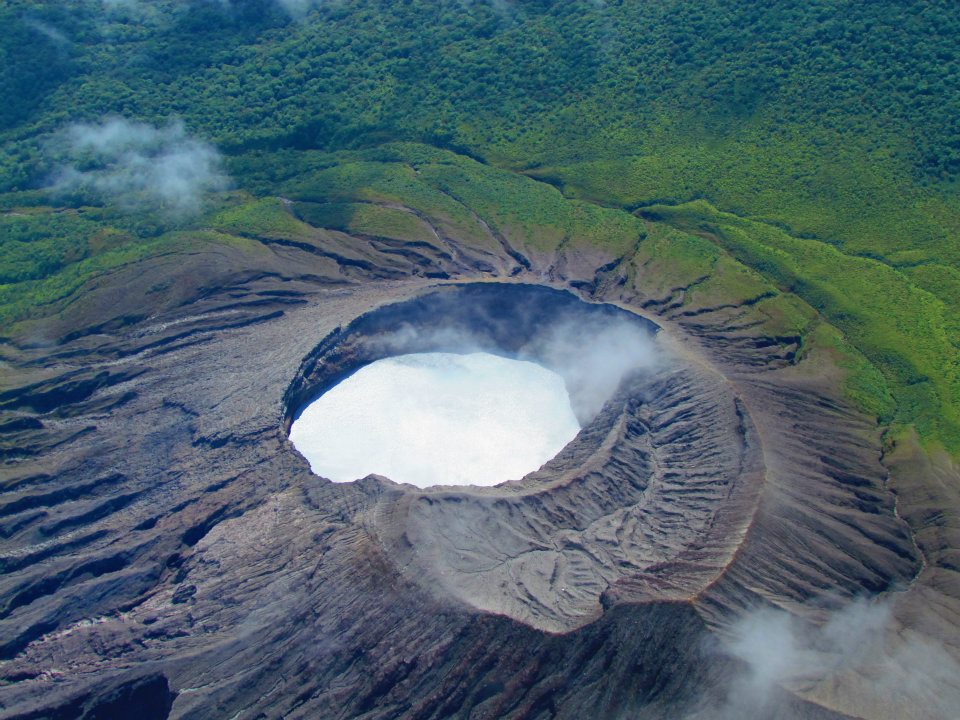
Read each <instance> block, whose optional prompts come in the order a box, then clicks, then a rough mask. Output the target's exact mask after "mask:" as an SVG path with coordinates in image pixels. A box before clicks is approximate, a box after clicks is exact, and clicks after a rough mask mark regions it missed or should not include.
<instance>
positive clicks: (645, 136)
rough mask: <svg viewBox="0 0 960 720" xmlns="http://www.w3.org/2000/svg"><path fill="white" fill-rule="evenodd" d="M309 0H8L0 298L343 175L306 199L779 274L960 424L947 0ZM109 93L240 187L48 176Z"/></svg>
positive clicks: (864, 372) (123, 112) (371, 224)
mask: <svg viewBox="0 0 960 720" xmlns="http://www.w3.org/2000/svg"><path fill="white" fill-rule="evenodd" d="M304 6H305V7H307V6H309V8H310V9H309V12H306V13H305V14H303V15H297V16H295V17H291V15H290V14H289V13H288V12H287V11H286V10H285V8H284V6H283V5H281V4H279V3H277V2H275V0H232V2H230V3H224V2H212V1H211V0H184V1H182V2H181V1H178V0H160V1H159V2H153V3H146V2H140V3H137V2H131V1H129V0H128V1H127V2H117V1H116V0H114V2H110V3H106V2H103V1H102V0H78V1H77V2H72V3H62V2H52V1H51V0H6V1H4V2H0V91H2V92H3V97H4V98H5V103H4V104H3V105H2V106H0V143H2V149H0V192H2V193H4V194H3V195H0V212H4V211H6V212H7V213H8V214H6V215H4V216H0V220H2V225H0V283H3V285H0V303H4V304H3V308H4V309H3V310H0V317H2V318H4V319H5V320H6V321H8V322H10V321H12V320H14V319H17V318H23V317H26V316H28V315H29V313H30V312H31V308H32V307H36V303H39V302H49V301H51V300H52V299H55V298H57V297H62V296H63V295H64V294H65V293H68V292H72V291H73V290H75V289H76V287H78V286H79V282H80V279H82V277H83V276H84V273H89V272H95V271H97V269H98V268H101V267H105V266H106V265H109V263H112V262H123V261H128V260H129V259H130V258H133V257H137V256H139V254H140V253H143V252H147V249H148V248H159V247H162V246H164V243H166V242H178V243H179V242H184V239H183V238H184V235H183V232H181V231H184V230H189V229H190V228H191V227H197V228H200V227H204V228H207V227H210V226H211V225H214V226H217V227H218V228H219V229H223V230H229V228H230V227H234V226H235V225H236V223H239V222H241V220H242V221H243V222H259V223H261V225H263V224H264V223H266V224H267V225H269V224H270V223H277V224H280V225H283V224H284V223H286V222H287V220H284V219H282V218H281V217H280V215H278V214H276V213H273V212H272V211H271V210H270V208H273V205H271V204H270V203H269V202H268V201H266V200H256V199H255V198H266V197H271V196H276V195H278V194H281V192H282V193H285V194H286V196H296V197H297V198H298V199H301V200H303V201H305V202H307V203H309V202H314V203H316V202H318V201H322V202H324V203H329V202H330V201H333V202H334V203H335V204H332V205H331V204H316V205H314V206H312V207H311V206H309V205H304V206H303V208H304V209H303V210H302V212H303V213H309V214H310V217H304V219H307V220H308V221H309V222H311V223H313V224H320V225H323V226H325V227H331V228H336V229H350V230H353V231H355V232H360V233H364V234H385V235H389V234H390V233H394V235H396V236H399V237H403V238H409V237H415V236H416V235H417V234H418V233H420V232H422V228H420V227H418V226H417V224H416V222H414V221H413V220H411V218H410V216H409V215H406V214H402V213H399V214H396V213H395V214H391V213H389V212H387V211H384V210H380V209H375V208H374V207H372V206H370V205H369V204H366V203H364V202H363V201H364V200H367V199H369V198H371V197H390V198H399V199H401V200H402V201H403V202H404V203H405V204H407V205H409V206H410V207H416V208H418V209H420V210H422V211H423V212H424V213H426V214H429V215H431V216H432V217H442V218H443V219H444V221H445V222H447V223H449V224H450V226H451V227H452V228H454V229H456V231H458V232H464V233H467V232H477V229H476V227H475V226H474V225H473V224H472V223H474V222H475V220H473V219H472V217H473V215H476V216H479V217H482V218H483V219H484V220H485V221H486V222H488V223H490V224H494V225H497V226H498V227H502V228H504V229H505V230H508V231H510V232H513V233H517V234H520V235H522V236H523V238H524V242H529V243H532V244H534V245H539V246H541V247H548V246H551V245H552V244H553V245H555V244H556V243H559V242H566V241H575V242H585V243H602V244H605V245H607V246H608V247H610V248H611V249H618V250H620V251H623V252H626V251H628V250H629V249H630V248H632V247H633V243H634V242H635V239H636V237H637V235H638V233H641V234H645V235H646V237H647V239H646V240H645V241H644V243H645V245H644V244H641V250H640V252H641V253H647V254H648V255H650V257H649V258H648V260H649V261H651V262H653V261H654V260H655V258H654V255H656V256H657V257H660V258H664V257H669V258H671V262H670V264H669V266H667V265H666V264H664V263H661V265H664V268H665V270H664V271H665V272H673V273H682V272H683V268H685V267H688V266H691V267H692V266H697V267H701V266H705V267H708V268H709V270H710V272H711V273H713V274H714V275H716V276H717V277H718V278H727V279H726V280H724V281H723V282H720V280H717V281H716V288H717V289H716V292H720V291H721V290H722V291H723V292H727V293H732V292H736V291H738V290H741V291H745V290H744V288H745V287H747V286H748V285H749V286H750V287H751V288H752V287H753V285H751V283H766V286H768V287H769V288H772V289H773V290H774V291H775V292H776V291H782V292H785V293H792V294H793V295H795V296H796V297H797V298H799V299H801V300H802V301H803V302H804V303H805V305H806V306H809V307H812V308H814V309H815V310H816V311H817V312H818V313H819V314H820V316H822V317H823V318H824V319H826V320H827V321H829V322H830V323H832V325H833V326H835V327H836V328H837V329H838V330H839V331H840V332H841V333H842V336H841V335H832V334H831V333H832V332H833V331H832V330H828V329H825V328H827V326H826V325H822V326H820V325H816V323H811V322H810V321H809V318H808V319H807V320H804V321H803V323H806V324H804V325H803V327H804V332H805V333H807V334H809V336H810V338H811V339H813V338H814V337H816V338H819V340H820V341H821V342H822V343H825V344H827V345H831V346H832V347H834V348H840V350H838V352H840V353H841V354H842V355H843V357H845V358H846V360H845V361H844V362H846V363H847V364H848V365H849V366H850V367H851V368H854V369H855V370H856V372H853V374H852V377H853V378H854V381H852V384H851V385H850V387H849V390H850V393H851V396H852V397H855V398H856V399H857V400H858V402H860V403H861V404H862V405H863V406H864V407H866V408H868V409H870V410H871V411H873V412H875V413H876V414H877V415H878V416H881V417H882V418H883V419H884V420H885V421H895V422H898V423H902V424H912V425H915V426H916V427H917V428H918V429H919V431H920V432H921V434H922V436H923V437H924V438H926V439H927V440H928V441H929V442H932V443H937V442H939V443H943V444H945V445H946V446H948V447H949V448H950V449H951V450H953V451H955V452H960V360H958V353H960V350H958V348H960V319H958V318H960V193H958V190H960V13H957V12H956V6H955V4H954V3H952V2H949V0H931V1H930V2H925V3H916V2H906V1H902V2H901V1H896V0H882V1H880V2H873V3H857V2H852V1H850V0H805V1H803V2H801V1H800V0H782V1H780V2H776V3H756V2H750V1H747V0H738V1H729V0H728V1H725V2H720V1H719V0H704V1H703V2H690V1H689V0H683V1H682V0H663V1H659V2H651V1H650V0H634V1H627V0H623V1H621V2H614V1H610V2H602V1H601V0H579V1H578V0H564V1H563V2H550V1H549V0H516V1H515V2H507V1H506V0H498V1H496V2H488V1H486V0H472V1H467V0H402V1H387V0H380V1H377V0H339V1H338V2H322V3H321V2H318V3H312V4H311V3H306V4H304ZM108 115H119V116H123V117H126V118H129V119H131V120H137V121H144V122H149V123H153V124H155V125H158V126H159V125H163V124H165V123H167V122H168V121H169V119H170V118H172V117H179V118H182V119H183V121H184V123H185V125H186V127H187V128H189V130H190V131H191V132H192V133H196V134H197V135H199V136H201V137H203V138H206V139H207V140H209V141H210V142H212V143H214V144H215V145H216V146H217V147H218V148H219V150H220V151H221V152H223V153H224V154H225V155H226V166H227V170H228V171H229V174H230V176H231V177H232V178H233V181H234V182H235V183H236V185H237V186H238V187H237V190H238V192H234V193H232V194H229V195H223V196H222V197H221V198H220V199H219V201H218V202H219V203H220V206H219V207H216V208H209V209H208V212H207V214H206V215H204V216H202V217H195V218H191V219H182V218H178V219H174V218H172V217H170V216H165V215H164V214H163V213H160V212H153V211H152V212H150V213H146V214H141V215H139V216H137V217H131V216H130V214H129V213H124V212H122V210H120V209H114V208H111V207H109V204H106V206H104V203H103V201H102V200H103V199H102V198H84V197H80V196H76V197H73V196H71V197H65V196H56V195H51V194H50V193H46V192H43V191H42V188H43V186H44V185H47V184H49V183H50V178H51V174H52V172H53V171H54V170H55V163H56V160H55V158H54V154H53V153H51V151H50V147H51V145H50V138H51V137H53V136H54V135H55V133H57V132H58V131H59V130H60V129H61V128H62V127H64V126H65V125H67V124H69V123H76V122H91V121H92V122H95V121H99V120H101V119H102V118H103V117H105V116H108ZM398 141H402V142H398ZM437 148H444V149H446V150H449V151H453V152H446V153H444V152H440V151H439V150H437ZM465 156H468V157H472V158H474V159H477V160H480V161H481V162H474V161H473V160H469V159H468V157H465ZM412 167H416V168H417V169H418V170H419V174H416V175H415V174H413V171H412V170H411V168H412ZM265 202H266V203H267V204H266V205H264V204H263V203H265ZM91 205H93V206H94V207H91ZM224 206H229V208H230V209H224ZM667 228H670V232H667ZM261 229H262V228H261ZM286 231H289V232H293V231H294V230H293V229H291V228H289V227H287V228H286ZM671 233H675V234H671ZM654 249H655V250H656V252H655V253H654ZM651 253H653V254H651ZM730 263H732V264H734V265H736V266H737V267H740V268H742V269H745V268H750V269H751V272H752V274H750V275H749V277H750V278H751V279H750V280H749V281H748V280H747V279H746V277H747V276H746V275H743V274H742V273H741V274H737V273H734V272H732V271H731V270H729V267H732V265H730ZM722 268H727V269H726V270H722V271H721V269H722ZM724 273H726V274H724ZM71 278H72V279H71ZM730 278H735V280H731V279H730ZM751 291H752V290H751ZM783 297H788V296H787V295H784V296H783ZM791 302H792V301H791ZM784 308H786V306H784V307H783V308H780V310H778V311H777V312H779V313H781V315H782V314H783V313H787V314H788V315H789V314H790V313H788V312H787V311H786V310H785V309H784ZM781 311H782V312H781ZM801 316H802V317H806V316H805V315H804V314H803V313H800V315H798V316H797V318H800V317H801ZM791 317H792V316H791ZM791 322H793V320H792V321H791ZM796 322H800V320H796ZM803 323H801V324H803ZM828 336H829V337H828ZM841 346H842V347H841Z"/></svg>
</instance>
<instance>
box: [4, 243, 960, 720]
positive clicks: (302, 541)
mask: <svg viewBox="0 0 960 720" xmlns="http://www.w3.org/2000/svg"><path fill="white" fill-rule="evenodd" d="M436 240H437V242H436V243H406V244H404V243H400V242H398V241H391V242H389V243H388V242H386V241H376V240H375V239H370V238H351V237H349V236H346V235H343V234H340V233H337V234H333V233H326V234H318V235H317V239H316V241H315V242H312V243H307V242H298V243H291V242H279V241H276V240H271V239H268V238H263V239H262V242H261V243H260V244H259V246H258V250H257V251H256V252H251V251H249V250H245V249H241V248H239V247H238V248H235V249H231V248H230V247H228V246H223V247H216V248H215V249H214V247H213V246H210V247H209V248H207V249H203V248H198V249H197V251H196V252H194V253H190V254H178V255H173V256H161V257H158V258H153V259H151V260H148V261H145V262H142V263H139V264H137V265H134V266H128V267H125V268H121V269H118V270H116V271H114V272H112V273H110V274H108V275H105V276H102V277H100V278H98V279H97V280H96V281H95V282H93V283H92V284H91V285H90V286H89V287H87V288H85V289H84V292H83V293H81V294H80V295H79V296H78V297H77V299H76V300H75V301H73V302H71V303H69V304H68V305H66V306H65V307H63V308H62V309H61V310H60V312H58V313H57V314H55V315H51V316H50V317H49V318H47V319H46V320H44V321H42V322H39V323H34V324H33V325H31V326H30V331H29V333H28V334H21V335H17V336H13V337H9V338H7V339H6V342H5V344H4V345H3V347H2V349H3V355H4V359H5V364H4V366H3V368H2V372H3V390H2V393H0V409H2V410H3V411H4V416H3V417H4V419H3V423H4V424H3V425H2V427H0V432H2V435H0V451H2V452H3V455H4V464H3V466H2V473H3V485H2V490H3V492H2V495H0V567H2V576H0V658H2V663H0V678H2V681H3V685H2V686H0V717H4V718H40V717H54V718H73V717H88V718H114V717H137V718H140V719H141V720H149V719H150V718H166V717H171V718H208V717H217V718H220V717H222V718H238V719H239V718H274V717H287V718H327V717H330V718H348V717H349V718H354V717H363V718H394V717H404V718H445V717H458V718H461V717H462V718H468V717H469V718H499V717H510V718H531V719H532V718H548V717H558V718H585V717H611V718H621V717H623V718H661V717H684V716H689V717H697V718H712V717H718V718H719V717H748V716H749V717H782V718H844V717H864V718H866V717H869V718H906V717H917V718H922V717H955V716H957V715H956V714H955V713H952V710H951V708H950V707H949V706H948V705H944V704H943V703H941V704H939V705H938V704H937V703H938V701H936V700H935V698H934V697H933V695H936V694H940V695H942V694H943V693H944V692H952V691H953V690H951V689H950V688H949V687H946V688H945V687H944V686H942V685H938V684H933V685H931V686H924V685H923V684H922V683H920V684H917V685H915V686H913V685H912V686H911V687H909V688H906V689H903V688H900V689H898V690H897V692H893V691H890V692H885V691H884V689H883V685H884V683H885V682H886V680H885V679H884V678H886V677H887V676H885V675H884V674H883V673H884V672H886V670H884V668H883V667H881V665H884V664H885V663H886V664H889V663H894V664H896V663H897V662H900V663H909V662H910V661H909V659H907V660H904V659H903V658H904V657H907V656H904V655H903V654H902V653H900V649H902V648H908V649H909V648H914V649H915V648H920V652H921V653H923V652H926V651H927V650H928V649H929V648H935V650H934V651H932V652H942V653H943V658H944V660H943V662H944V663H949V662H952V661H954V660H953V659H954V658H955V657H956V653H957V650H958V648H960V639H958V632H957V628H958V627H960V617H958V610H960V584H958V581H957V578H958V575H957V571H958V568H960V565H958V563H957V550H956V548H958V547H960V539H958V533H960V530H958V528H960V525H958V523H957V519H956V508H957V507H958V506H960V500H958V498H957V493H958V491H957V488H958V487H960V474H958V472H957V469H956V468H955V467H954V466H953V464H952V463H951V461H950V460H949V459H946V458H936V457H933V458H931V457H928V456H926V455H924V454H923V453H922V452H920V451H919V449H917V448H911V447H909V446H908V445H906V444H901V445H899V446H897V447H895V448H890V447H887V448H883V447H882V445H881V433H880V430H879V428H877V426H876V424H875V422H874V421H873V420H872V419H870V418H866V417H864V416H862V415H861V414H860V413H858V412H857V411H856V410H854V409H853V408H852V407H851V406H850V405H849V404H848V403H846V402H845V401H844V400H843V396H842V394H841V392H840V390H839V381H838V377H839V374H838V371H837V369H836V368H835V367H832V366H831V365H830V364H829V363H828V362H826V361H824V359H823V358H819V359H814V358H809V357H806V356H804V355H803V354H802V353H801V352H800V351H801V348H800V347H799V344H798V339H797V338H792V337H771V336H769V335H766V334H764V330H763V327H762V326H760V325H758V324H756V323H753V322H751V318H750V314H749V311H750V308H749V307H737V306H730V305H724V306H718V307H696V308H694V309H691V308H690V307H689V306H688V305H685V304H684V303H683V296H684V289H683V288H673V289H670V290H668V291H667V292H666V293H663V292H660V293H654V292H653V291H651V290H650V286H649V285H648V284H645V280H644V276H643V275H642V273H635V272H632V271H631V270H630V268H628V267H626V262H625V261H623V260H621V259H620V258H616V257H609V256H605V255H604V254H603V253H600V252H597V253H596V254H592V255H591V254H584V253H576V252H572V251H571V252H569V253H566V254H562V255H561V256H558V257H552V256H542V255H538V254H536V253H534V252H531V251H528V249H526V248H516V247H511V246H509V245H508V244H507V243H506V241H505V240H504V239H503V238H500V237H493V236H492V238H491V242H490V244H489V245H488V246H484V247H477V246H469V245H466V244H463V243H460V242H458V241H457V240H455V239H450V238H445V237H442V236H441V235H438V236H437V238H436ZM494 240H495V241H496V242H493V241H494ZM491 248H494V249H491ZM496 248H499V249H496ZM463 283H483V285H481V286H480V289H477V288H476V287H474V286H470V287H467V288H463V287H460V286H461V284H463ZM494 283H497V284H494ZM525 286H537V287H541V288H549V289H552V290H550V291H548V290H537V289H535V288H533V289H531V288H527V287H525ZM504 288H505V289H504ZM559 290H564V291H569V292H571V293H573V294H572V295H569V296H561V295H560V294H559V293H558V292H557V291H559ZM496 296H501V297H502V298H503V299H502V300H501V301H500V305H497V304H496V302H495V301H494V300H492V299H491V298H494V297H496ZM561 297H562V299H558V298H561ZM437 298H440V300H437ZM537 298H539V299H537ZM543 298H548V299H543ZM575 298H578V299H575ZM451 299H453V300H456V303H460V304H459V305H458V307H467V308H471V309H472V310H471V312H473V314H472V315H470V314H469V313H468V315H469V318H468V319H464V317H465V316H462V315H460V314H457V313H454V316H452V317H448V316H444V313H447V315H449V313H450V312H451V311H450V309H449V308H450V305H449V303H450V302H453V300H451ZM581 300H582V301H584V302H587V303H590V304H596V303H600V302H604V303H612V304H614V305H616V306H617V307H619V308H622V309H624V310H626V311H629V313H632V314H633V315H634V316H636V317H638V318H643V320H637V321H636V322H638V323H655V325H656V327H658V328H659V331H658V332H657V333H656V341H655V342H656V343H657V345H658V347H659V354H660V357H662V358H663V359H664V361H663V362H661V363H660V364H658V365H657V367H656V368H654V369H649V370H647V371H644V372H641V373H637V374H635V375H632V376H631V377H630V378H629V379H628V380H627V381H626V382H625V383H624V384H623V385H622V386H621V388H620V391H619V392H618V393H617V394H616V395H615V396H614V397H613V398H612V399H611V401H610V402H609V403H607V405H606V406H605V408H604V410H603V411H602V412H601V413H600V414H599V415H598V416H597V417H596V418H594V419H592V420H591V421H590V423H588V424H587V426H586V427H585V428H584V430H583V431H582V432H581V434H580V435H579V436H578V438H577V439H576V440H574V441H573V442H572V443H571V444H570V445H569V446H568V447H567V448H566V449H565V450H564V451H563V452H561V453H560V455H558V456H557V458H555V459H554V460H553V461H551V462H549V463H548V464H547V465H546V466H544V468H542V469H541V470H540V471H538V472H535V473H533V474H531V475H529V476H528V477H526V478H524V479H523V480H520V481H517V482H511V483H507V484H505V485H502V486H500V487H496V488H485V489H478V488H468V489H464V488H434V489H428V490H418V489H416V488H413V487H411V486H401V485H397V484H395V483H393V482H391V481H390V480H388V479H385V478H379V477H370V478H366V479H364V480H361V481H359V482H356V483H348V484H333V483H330V482H328V481H326V480H324V479H322V478H319V477H316V476H314V475H312V474H311V473H310V470H309V467H308V465H307V463H306V461H305V460H304V459H303V458H302V457H301V456H300V455H299V454H298V453H297V452H296V451H295V450H294V449H293V447H292V446H291V444H290V443H289V441H288V439H287V437H286V427H287V426H288V423H289V420H290V417H291V413H293V412H295V410H296V408H297V407H298V404H301V403H302V402H304V401H305V400H307V399H308V398H309V397H310V396H311V394H315V393H316V392H317V391H318V389H320V388H321V387H322V386H323V385H324V383H330V382H333V381H335V379H336V378H337V377H339V376H340V375H342V373H344V372H349V370H350V369H351V368H355V367H356V365H357V364H358V363H362V362H364V361H365V360H368V359H369V358H370V357H372V356H373V355H375V354H376V353H384V352H388V350H389V349H390V348H391V347H392V346H390V345H389V344H384V343H381V342H378V340H382V338H383V335H384V333H387V332H389V329H390V327H391V323H395V324H397V325H398V326H399V325H402V324H404V323H406V324H407V325H412V326H416V327H418V328H419V329H420V330H421V331H423V330H424V328H425V327H428V326H431V323H433V324H436V325H437V326H438V327H439V326H440V325H450V324H454V325H456V324H457V323H459V324H461V325H462V324H464V323H466V324H470V325H472V330H473V331H475V332H479V333H480V335H482V336H483V338H484V342H489V343H490V344H491V346H498V347H500V348H501V349H502V350H504V351H511V350H514V349H516V348H512V347H509V346H510V344H511V343H517V344H522V340H523V338H525V337H529V336H530V334H531V333H533V332H535V330H536V328H537V326H538V323H541V322H547V320H544V318H550V317H552V316H553V314H556V313H560V310H558V309H557V308H561V310H563V309H565V308H568V307H575V306H579V304H580V301H581ZM397 303H407V304H405V305H402V304H401V305H396V304H397ZM444 303H448V304H447V305H444ZM456 303H455V304H456ZM388 306H392V307H388ZM384 307H388V309H387V310H381V311H380V313H379V314H378V313H377V311H378V309H382V308H384ZM531 307H534V308H535V309H536V312H531ZM438 308H440V309H438ZM477 308H481V309H484V308H485V309H487V310H489V311H490V312H489V313H486V311H485V313H479V314H478V313H477V312H476V311H477ZM371 313H372V314H371ZM484 314H486V315H492V316H495V320H496V322H494V321H492V320H490V322H488V323H487V324H485V322H487V321H485V320H484V319H483V318H482V317H481V315H484ZM591 317H592V316H591ZM358 318H363V319H361V320H360V321H359V324H357V323H355V322H354V321H357V319H358ZM511 318H515V319H516V322H515V323H514V324H512V325H511V323H510V322H509V320H510V319H511ZM487 320H489V317H488V318H487ZM504 320H506V321H507V322H503V321H504ZM351 323H354V324H353V325H351ZM378 323H380V324H378ZM418 323H419V324H420V325H419V326H418V325H417V324H418ZM645 327H651V328H652V327H653V326H652V325H649V324H647V325H645ZM491 328H493V329H491ZM428 329H429V328H428ZM332 333H339V334H335V335H332V336H331V334H332ZM351 333H352V334H351ZM416 337H418V338H420V340H417V341H416V342H419V343H421V345H418V346H417V347H425V346H426V345H424V343H426V344H427V345H429V343H431V342H438V341H436V340H435V338H436V337H437V336H436V335H435V334H431V333H428V332H421V333H420V334H418V335H417V336H416ZM325 338H328V340H327V341H326V342H324V343H322V341H324V339H325ZM424 338H426V339H424ZM385 348H386V349H385ZM861 596H870V597H874V596H882V597H883V598H884V602H885V603H888V604H889V605H890V606H891V607H892V611H891V613H892V614H891V618H890V621H889V622H888V623H887V624H885V625H884V626H883V628H882V629H881V630H880V631H879V632H881V634H882V636H883V637H882V651H880V654H879V655H878V656H877V657H874V658H872V659H870V661H869V662H863V661H857V662H856V663H852V664H848V665H840V666H834V665H830V663H829V662H824V663H823V664H821V665H816V666H815V667H818V668H819V671H818V672H812V673H807V674H806V676H805V677H802V678H799V679H798V678H796V677H787V678H776V681H775V682H773V683H772V684H771V686H770V687H769V688H764V689H763V693H761V694H756V695H752V694H751V693H752V690H751V687H752V686H751V685H750V678H751V674H750V673H751V672H753V670H752V669H751V667H750V663H749V660H745V659H744V658H743V657H742V656H738V655H737V654H736V653H731V652H729V651H728V650H727V648H728V647H729V646H728V643H729V641H730V639H731V638H732V637H734V636H735V635H736V628H737V627H738V623H739V622H740V621H741V619H742V618H744V617H746V616H749V614H750V613H753V612H756V609H757V608H778V609H781V610H784V611H786V612H788V613H790V614H791V615H793V616H794V617H795V618H796V622H798V623H800V627H801V628H805V627H808V628H815V627H817V626H818V625H822V624H823V623H824V622H825V618H827V617H828V616H829V615H830V613H831V612H833V611H835V610H836V609H837V608H841V607H843V606H844V605H846V604H847V603H849V602H850V601H851V599H852V598H855V597H861ZM810 632H811V633H812V634H814V635H815V632H814V631H813V630H811V631H810ZM803 635H804V631H801V632H800V637H801V638H802V637H803ZM811 636H813V635H811ZM814 650H815V648H814ZM928 654H929V653H928ZM881 657H882V659H883V663H880V662H879V659H878V658H881ZM911 657H912V656H911ZM947 697H954V696H951V695H948V696H947ZM954 709H956V708H954Z"/></svg>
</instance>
